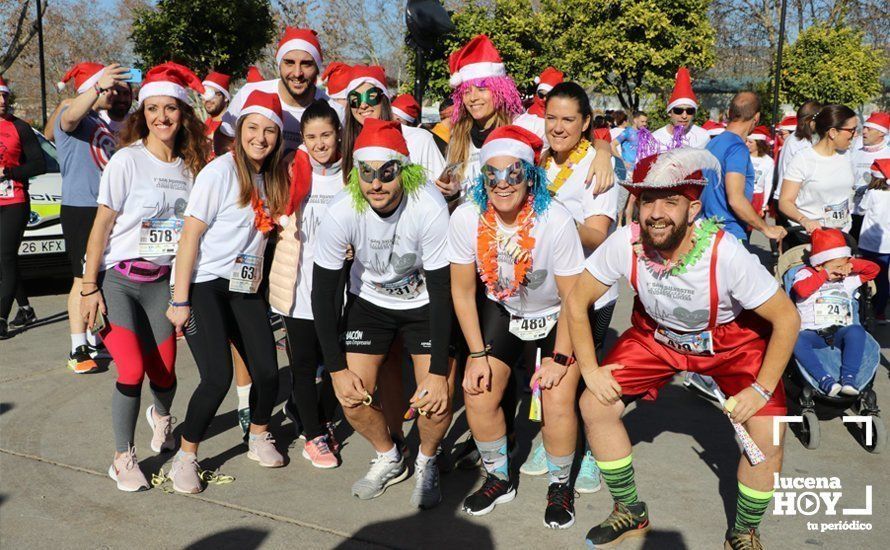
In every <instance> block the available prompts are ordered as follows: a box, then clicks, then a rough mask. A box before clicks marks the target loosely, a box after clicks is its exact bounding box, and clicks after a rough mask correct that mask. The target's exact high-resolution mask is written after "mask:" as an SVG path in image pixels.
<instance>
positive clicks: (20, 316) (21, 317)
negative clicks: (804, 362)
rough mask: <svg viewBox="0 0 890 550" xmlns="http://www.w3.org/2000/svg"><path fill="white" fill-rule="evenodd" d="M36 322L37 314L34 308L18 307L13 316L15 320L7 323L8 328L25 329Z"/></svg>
mask: <svg viewBox="0 0 890 550" xmlns="http://www.w3.org/2000/svg"><path fill="white" fill-rule="evenodd" d="M36 322H37V314H36V313H35V312H34V308H30V307H20V308H19V310H18V311H17V312H16V314H15V318H14V319H13V320H12V321H10V322H9V328H25V327H26V326H28V325H33V324H34V323H36Z"/></svg>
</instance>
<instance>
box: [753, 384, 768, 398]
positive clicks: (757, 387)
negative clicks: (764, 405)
mask: <svg viewBox="0 0 890 550" xmlns="http://www.w3.org/2000/svg"><path fill="white" fill-rule="evenodd" d="M751 387H752V388H754V391H756V392H757V393H759V394H760V396H761V397H763V398H764V399H766V400H767V401H769V400H770V399H771V398H772V396H773V392H771V391H769V390H768V389H766V388H764V387H763V386H761V385H760V384H758V383H757V382H754V383H753V384H751Z"/></svg>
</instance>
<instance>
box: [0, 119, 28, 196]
mask: <svg viewBox="0 0 890 550" xmlns="http://www.w3.org/2000/svg"><path fill="white" fill-rule="evenodd" d="M21 158H22V143H21V140H20V139H19V133H18V130H16V128H15V126H14V125H13V123H12V121H11V120H8V119H6V118H3V117H0V166H2V167H3V168H12V167H14V166H18V165H20V164H21ZM0 179H3V176H2V174H0ZM12 184H13V196H12V197H8V198H7V197H4V196H2V194H0V206H6V205H9V204H19V203H22V202H25V201H26V200H27V198H26V196H25V188H24V183H23V182H20V181H13V182H12Z"/></svg>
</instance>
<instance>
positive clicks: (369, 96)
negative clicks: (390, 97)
mask: <svg viewBox="0 0 890 550" xmlns="http://www.w3.org/2000/svg"><path fill="white" fill-rule="evenodd" d="M384 96H385V94H384V93H383V90H381V89H380V88H368V89H367V90H365V91H364V92H359V91H357V90H353V91H351V92H349V95H347V96H346V99H347V100H348V101H349V106H350V107H352V108H353V109H358V108H359V107H361V106H362V104H365V105H367V106H368V107H374V106H375V105H378V104H379V103H380V102H381V101H383V97H384Z"/></svg>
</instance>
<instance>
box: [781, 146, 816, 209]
mask: <svg viewBox="0 0 890 550" xmlns="http://www.w3.org/2000/svg"><path fill="white" fill-rule="evenodd" d="M814 139H815V138H814ZM814 144H815V141H810V140H808V139H799V138H798V137H797V136H795V135H794V134H791V135H789V136H788V137H787V138H785V142H784V143H783V144H782V149H781V150H780V151H779V168H778V170H779V179H778V183H776V190H775V192H774V193H773V196H774V197H775V198H776V199H778V198H779V195H780V194H781V193H782V182H783V181H784V180H785V172H787V171H788V165H789V164H791V161H792V160H793V159H794V157H796V156H797V154H798V153H800V152H801V151H803V150H805V149H809V148H812V147H813V145H814Z"/></svg>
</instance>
